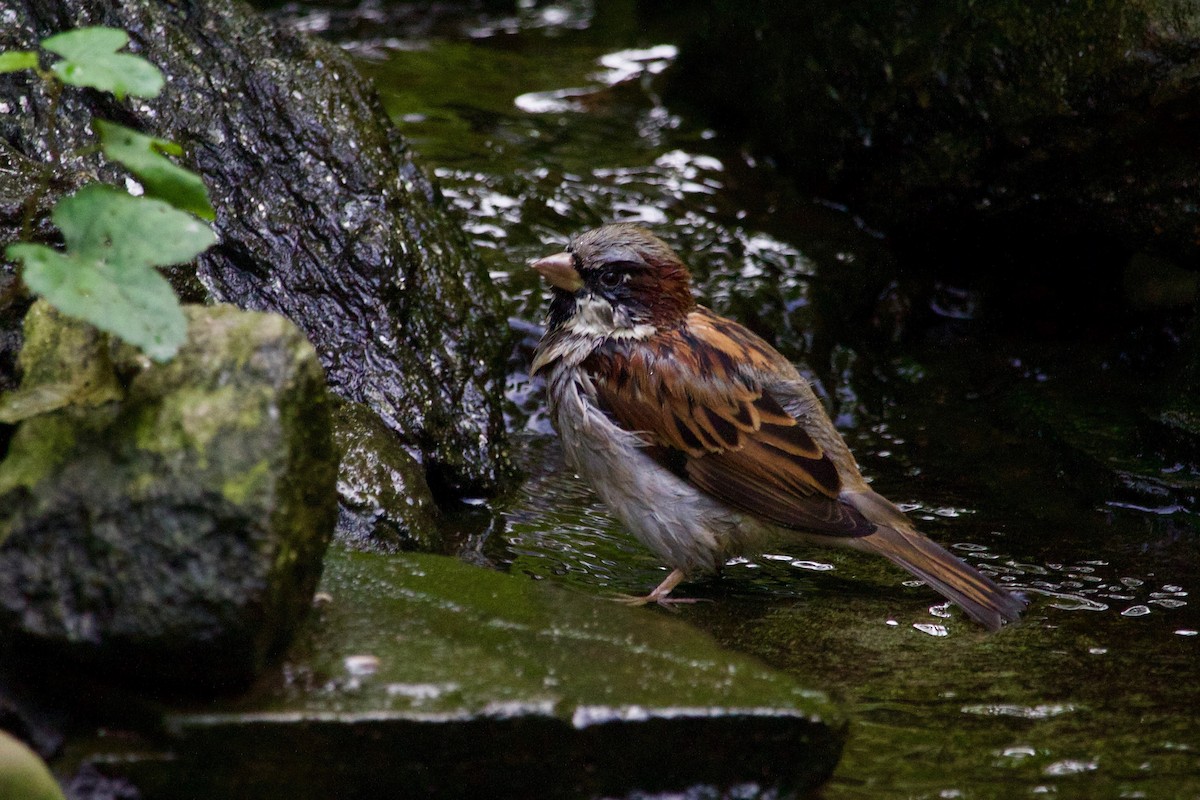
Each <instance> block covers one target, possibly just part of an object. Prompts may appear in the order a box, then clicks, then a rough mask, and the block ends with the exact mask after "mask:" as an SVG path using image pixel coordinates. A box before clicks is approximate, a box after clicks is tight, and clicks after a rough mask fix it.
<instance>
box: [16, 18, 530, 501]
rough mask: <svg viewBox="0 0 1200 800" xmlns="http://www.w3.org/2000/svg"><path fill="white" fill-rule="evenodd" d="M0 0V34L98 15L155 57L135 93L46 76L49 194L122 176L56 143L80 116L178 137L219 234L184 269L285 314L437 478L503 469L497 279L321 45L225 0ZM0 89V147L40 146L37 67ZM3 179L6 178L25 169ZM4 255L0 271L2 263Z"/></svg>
mask: <svg viewBox="0 0 1200 800" xmlns="http://www.w3.org/2000/svg"><path fill="white" fill-rule="evenodd" d="M6 8H8V9H10V10H9V11H8V14H9V16H8V17H6V19H5V21H4V25H3V27H2V29H0V50H5V49H12V48H29V47H32V46H34V43H35V42H36V41H37V40H38V39H40V38H42V37H44V36H46V35H48V34H51V33H55V32H58V31H61V30H64V29H67V28H72V27H76V26H81V25H88V24H104V25H110V26H113V27H117V28H122V29H124V30H126V31H128V32H129V34H130V36H131V38H132V44H131V49H132V50H133V51H134V52H137V53H139V54H140V55H142V56H144V57H145V58H147V59H149V60H150V61H152V62H153V63H155V64H156V65H157V66H158V67H159V68H160V69H162V70H163V71H164V72H165V74H166V76H167V86H166V89H165V90H164V91H163V93H162V95H161V96H160V97H159V98H157V99H156V100H152V101H139V100H136V99H131V100H129V101H127V102H124V103H118V102H116V101H115V100H113V99H112V98H110V97H108V96H106V95H102V94H100V93H97V92H93V91H91V90H81V89H75V88H71V87H68V88H67V89H66V90H65V91H64V93H63V99H62V103H61V106H60V110H59V115H58V120H59V122H58V126H59V139H60V143H61V147H62V150H63V151H64V152H68V153H71V155H69V156H68V157H67V158H66V167H65V169H64V170H62V171H61V174H60V175H59V177H58V178H57V179H56V181H55V184H54V186H53V187H52V189H53V194H55V195H57V194H59V193H63V192H67V191H70V190H71V189H73V188H75V187H76V186H77V185H79V184H80V183H82V182H83V181H85V180H87V179H88V178H89V177H91V176H93V175H99V177H100V178H101V179H103V180H106V181H109V182H113V183H118V184H119V183H122V182H123V180H124V176H123V174H122V173H120V172H119V171H118V170H117V169H115V168H114V167H113V166H111V165H107V164H104V163H103V161H102V157H101V156H100V155H99V154H97V153H94V152H89V153H83V154H79V153H74V152H73V149H74V148H76V147H78V146H79V145H81V144H90V143H91V141H92V139H91V134H90V133H89V132H88V128H87V126H88V124H89V122H90V120H91V119H92V117H93V115H96V116H101V117H104V118H106V119H111V120H114V121H117V122H120V123H122V124H126V125H130V126H133V127H136V128H138V129H141V130H144V131H146V132H148V133H152V134H155V135H160V136H164V137H166V138H170V139H172V140H174V141H177V142H179V143H180V144H182V145H183V147H184V149H185V151H186V156H185V159H184V160H185V161H186V162H187V164H188V166H190V167H191V168H193V169H195V170H197V171H198V172H199V173H200V174H201V175H202V176H203V177H204V179H205V182H206V183H207V184H208V187H209V189H210V192H211V194H212V197H213V205H214V206H215V207H216V209H217V221H216V226H215V227H216V231H217V233H218V235H219V237H220V243H219V244H218V245H217V246H216V247H214V248H213V249H211V250H210V251H208V252H207V253H205V254H204V255H203V256H201V257H200V259H199V262H198V272H197V274H198V277H199V281H200V283H202V284H203V287H204V289H206V290H207V293H208V294H209V296H210V297H211V298H212V299H215V300H219V301H223V302H229V303H233V304H235V305H238V306H241V307H243V308H248V309H258V310H271V311H277V312H279V313H281V314H283V315H284V316H286V317H288V318H289V319H291V320H292V321H293V322H295V323H296V324H297V325H298V326H299V327H300V328H301V329H302V330H303V331H304V333H305V335H306V336H307V337H308V339H309V340H310V341H311V342H312V343H313V346H314V347H316V349H317V352H318V353H319V354H320V357H321V361H322V364H323V365H324V367H325V370H326V373H327V376H328V379H329V382H330V385H331V388H332V389H333V390H334V391H335V392H337V393H338V394H340V395H341V396H343V397H345V398H347V399H348V400H351V401H355V402H361V403H364V404H366V405H367V406H369V407H370V408H371V409H372V410H373V411H374V412H375V413H376V414H378V415H379V416H380V418H382V419H383V420H384V422H385V423H386V424H387V426H388V428H389V429H390V430H392V431H393V432H395V433H396V434H397V435H399V436H400V437H401V438H402V439H404V441H405V442H407V443H408V444H409V445H410V446H411V447H412V448H413V449H414V451H415V452H416V453H418V454H419V456H420V457H421V458H422V459H423V461H424V465H425V467H426V469H427V471H428V473H429V476H430V479H431V482H432V484H433V486H434V488H435V490H436V491H438V492H440V493H443V494H445V495H460V494H464V493H479V492H488V491H492V490H494V489H495V488H496V487H497V485H498V484H500V483H501V482H502V480H503V478H504V476H505V475H506V474H507V473H508V470H509V467H508V461H507V455H506V448H505V436H504V427H503V416H502V413H501V408H500V402H501V396H502V394H503V391H502V389H503V377H504V358H505V356H506V355H507V352H508V346H507V344H506V327H505V325H504V323H503V320H504V314H503V313H502V310H501V307H500V306H501V301H500V297H499V293H498V292H497V291H496V289H495V287H494V285H493V284H492V282H491V281H490V279H489V277H488V274H487V271H486V269H485V268H484V267H483V265H482V264H481V262H480V261H479V260H478V258H477V257H476V256H475V254H474V253H473V252H472V250H471V249H470V246H469V244H468V242H467V240H466V237H465V236H464V235H463V233H462V230H461V228H460V226H459V225H458V224H457V222H456V221H454V220H453V219H452V218H451V216H450V212H449V209H448V208H447V206H446V204H445V203H444V202H443V201H442V200H441V198H440V196H439V194H438V192H437V191H436V189H435V188H434V187H433V186H432V184H431V183H430V182H429V180H428V179H427V178H426V176H425V175H424V174H423V173H422V172H421V170H420V169H419V168H418V167H417V166H416V164H415V163H414V161H413V157H412V153H411V152H410V151H409V149H408V146H407V145H406V143H405V142H404V140H403V139H402V138H401V136H400V134H399V133H398V132H397V130H396V129H395V128H394V127H393V126H392V125H391V124H390V122H389V121H388V119H387V117H386V115H385V113H384V111H383V109H382V107H381V105H380V103H379V101H378V99H377V96H376V94H375V92H374V90H373V89H372V87H371V86H370V85H369V84H368V83H367V82H366V81H365V80H363V79H362V78H361V77H360V76H359V75H358V74H357V73H356V72H355V70H354V68H353V66H352V65H351V64H350V62H349V60H348V59H347V58H346V57H345V56H344V55H343V54H342V53H341V52H340V51H339V50H337V49H336V48H334V47H332V46H330V45H328V44H325V43H322V42H319V41H315V40H312V39H309V38H308V37H306V36H305V35H303V34H301V33H297V32H294V31H289V30H286V29H284V28H283V27H281V26H279V25H277V24H276V23H273V22H270V21H267V20H265V19H264V18H262V17H261V16H259V15H256V14H254V13H253V12H251V11H249V10H248V9H247V8H246V7H244V6H243V5H241V4H240V3H237V2H233V0H188V1H187V2H182V3H157V2H150V1H149V0H146V1H145V2H129V3H124V2H123V3H115V4H114V3H101V2H96V1H95V0H68V2H47V1H45V0H26V1H24V2H17V3H10V4H8V5H7V6H6ZM0 98H2V99H3V100H4V102H6V103H8V104H9V105H10V106H12V107H14V108H19V109H24V108H26V107H28V109H29V111H28V113H7V114H0V143H3V145H2V146H0V163H3V162H13V163H28V161H29V160H30V159H36V160H45V159H46V141H45V138H46V137H45V134H44V131H45V128H46V123H47V117H46V114H47V97H46V95H45V93H44V91H43V89H42V87H41V85H40V83H39V82H38V81H37V79H35V78H32V77H30V76H28V75H26V74H24V73H13V74H9V75H0ZM4 172H5V170H4V169H0V175H3V174H4ZM16 189H17V190H18V191H20V190H23V191H21V194H20V197H24V195H26V194H28V192H29V184H28V183H24V184H21V185H20V186H18V187H16ZM19 207H20V204H19V203H17V202H11V201H7V202H0V243H3V242H5V241H7V240H10V239H11V238H12V237H13V236H14V235H15V234H14V230H15V226H16V225H17V224H18V223H19V220H17V219H15V216H16V215H17V212H16V211H15V210H14V209H19ZM4 269H6V270H7V272H6V273H5V274H6V275H7V276H9V277H11V274H12V268H11V265H9V266H7V267H5V268H4ZM173 282H174V283H175V285H176V286H177V287H178V288H182V289H183V290H184V292H185V295H186V296H194V295H195V293H196V291H197V284H196V283H195V281H194V279H191V280H189V278H188V275H186V274H176V275H174V280H173ZM10 355H11V354H10ZM2 365H3V357H2V356H0V366H2ZM2 383H3V382H2V380H0V385H2Z"/></svg>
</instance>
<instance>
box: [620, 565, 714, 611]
mask: <svg viewBox="0 0 1200 800" xmlns="http://www.w3.org/2000/svg"><path fill="white" fill-rule="evenodd" d="M684 577H685V575H684V572H683V570H678V569H677V570H673V571H672V572H671V574H670V575H668V576H667V577H666V580H664V581H663V582H662V583H660V584H659V585H658V586H656V587H655V588H654V591H652V592H651V593H650V594H648V595H646V596H645V597H638V596H637V595H631V594H619V595H616V596H615V597H613V598H612V599H613V600H615V601H616V602H618V603H624V604H625V605H627V606H644V605H647V604H648V603H657V604H658V605H660V606H662V607H663V608H666V609H669V610H671V611H678V609H677V608H675V606H677V605H681V604H684V603H689V604H690V603H709V602H712V601H711V600H703V599H700V598H695V597H671V590H672V589H674V588H675V587H676V586H678V585H679V583H680V582H681V581H682V580H683V579H684Z"/></svg>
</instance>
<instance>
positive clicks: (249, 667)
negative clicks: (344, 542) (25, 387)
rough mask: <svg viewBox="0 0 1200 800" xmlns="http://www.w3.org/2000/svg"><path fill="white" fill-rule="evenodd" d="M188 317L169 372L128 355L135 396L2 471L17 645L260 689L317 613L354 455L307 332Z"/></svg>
mask: <svg viewBox="0 0 1200 800" xmlns="http://www.w3.org/2000/svg"><path fill="white" fill-rule="evenodd" d="M185 314H186V316H187V318H188V321H189V338H188V342H187V344H186V345H185V346H184V348H183V349H182V350H181V351H180V353H179V355H178V356H177V357H176V358H175V359H174V360H173V361H171V362H170V363H168V364H149V363H148V362H146V361H145V360H144V359H139V358H137V357H136V355H135V354H133V352H132V350H131V349H130V348H128V347H125V346H117V347H116V348H115V349H114V351H113V352H114V353H115V361H116V363H117V364H118V368H119V369H120V370H123V371H125V372H127V373H128V377H127V385H126V388H125V392H124V395H125V396H124V398H123V399H121V400H119V401H114V402H110V403H106V404H105V405H103V406H99V407H96V408H86V407H78V406H70V407H66V408H60V409H57V410H51V411H47V412H46V413H42V414H39V415H37V416H34V417H31V418H29V419H26V420H25V421H23V422H22V423H21V424H20V425H19V426H18V428H17V430H16V432H15V433H14V436H13V439H12V441H11V443H10V445H9V449H8V454H7V457H6V458H5V460H4V461H3V462H0V489H3V500H4V502H3V503H2V504H0V507H2V511H0V535H2V536H5V537H6V538H4V541H3V545H2V546H0V635H4V636H7V637H10V638H12V639H13V641H18V640H19V641H22V642H27V643H33V644H37V645H39V649H40V650H41V651H42V652H49V653H53V654H55V656H56V657H65V659H64V660H67V661H69V660H71V659H75V660H79V661H83V662H87V663H89V664H93V665H96V666H99V667H102V668H106V669H110V670H116V671H120V672H121V673H123V674H124V675H126V676H127V677H132V676H138V677H140V678H142V679H144V680H149V681H158V682H168V683H174V684H176V685H187V684H189V683H191V682H195V681H197V680H202V682H203V686H205V687H208V688H209V689H211V687H213V686H216V685H220V684H222V683H237V682H245V681H247V680H249V678H250V677H252V676H253V675H254V674H255V673H256V672H258V671H259V670H260V669H262V667H263V666H264V665H265V663H266V662H267V660H268V658H269V657H270V655H271V654H272V653H274V652H275V651H277V650H278V649H279V648H280V647H282V646H283V645H284V644H286V642H287V641H288V640H289V639H290V636H291V635H292V633H293V632H294V630H295V627H296V625H297V624H298V622H299V620H300V619H301V618H302V617H303V615H304V613H305V612H306V610H307V608H308V604H309V600H310V598H311V596H312V591H313V588H314V586H315V584H316V581H317V578H318V577H319V575H320V563H321V557H322V555H323V553H324V550H325V547H326V546H327V544H328V542H329V538H330V535H331V533H332V528H333V522H334V516H333V515H334V513H335V505H334V502H335V500H334V480H335V474H336V458H335V456H334V454H333V449H332V442H331V433H330V427H329V412H328V407H327V394H326V391H325V384H324V377H323V373H322V370H321V367H320V364H319V362H318V360H317V357H316V354H315V353H314V351H313V349H312V347H311V345H309V344H308V342H307V340H306V339H305V338H304V336H303V335H302V334H301V333H300V331H299V330H298V329H297V328H296V327H295V326H294V325H292V324H291V323H289V322H287V321H286V320H284V319H283V318H281V317H278V316H277V315H271V314H262V313H255V312H243V311H239V310H237V309H234V308H232V307H230V306H223V307H213V308H206V307H198V306H190V307H187V308H185ZM37 352H38V351H37V350H36V349H35V351H34V354H37ZM41 358H44V359H49V360H56V359H57V360H61V356H60V354H58V353H57V351H46V352H44V353H43V355H42V356H41ZM39 369H41V368H40V367H39V366H37V365H33V368H32V369H31V370H30V372H29V373H28V374H31V375H36V374H38V372H39ZM193 685H194V684H193Z"/></svg>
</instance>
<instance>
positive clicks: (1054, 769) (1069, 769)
mask: <svg viewBox="0 0 1200 800" xmlns="http://www.w3.org/2000/svg"><path fill="white" fill-rule="evenodd" d="M1098 766H1099V765H1098V764H1097V763H1096V762H1095V761H1079V760H1077V759H1073V758H1066V759H1063V760H1062V761H1055V762H1054V763H1053V764H1051V765H1049V766H1048V767H1046V768H1045V769H1044V770H1042V774H1043V775H1049V776H1057V775H1078V774H1080V773H1083V772H1092V771H1093V770H1095V769H1096V768H1097V767H1098Z"/></svg>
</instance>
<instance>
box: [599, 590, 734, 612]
mask: <svg viewBox="0 0 1200 800" xmlns="http://www.w3.org/2000/svg"><path fill="white" fill-rule="evenodd" d="M609 599H610V600H612V601H613V602H616V603H621V604H622V605H626V606H630V607H634V608H636V607H637V606H645V605H649V604H650V603H657V604H658V605H660V606H662V607H663V608H665V609H667V610H669V611H678V610H679V609H678V608H676V607H675V606H679V605H690V604H692V603H711V602H712V600H708V599H707V598H702V597H670V596H669V595H666V594H663V595H659V596H657V597H656V596H655V593H654V592H651V593H650V594H648V595H645V596H644V597H639V596H638V595H634V594H618V595H613V596H612V597H610V598H609Z"/></svg>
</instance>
